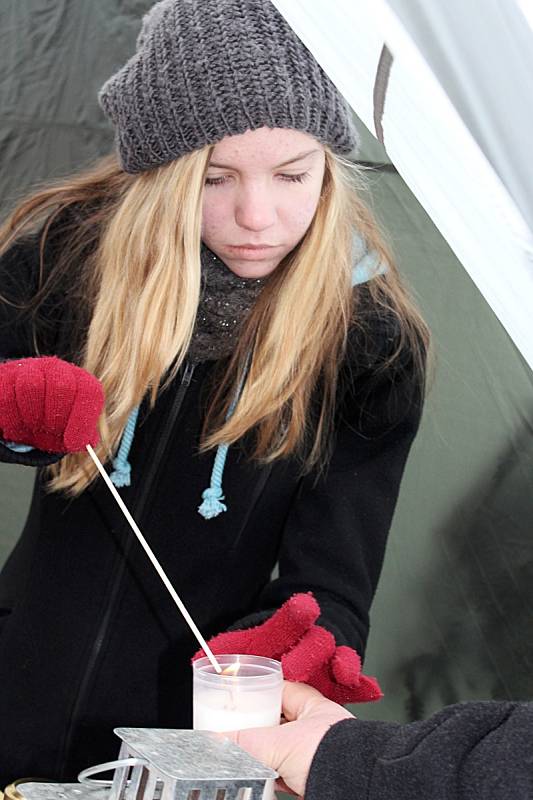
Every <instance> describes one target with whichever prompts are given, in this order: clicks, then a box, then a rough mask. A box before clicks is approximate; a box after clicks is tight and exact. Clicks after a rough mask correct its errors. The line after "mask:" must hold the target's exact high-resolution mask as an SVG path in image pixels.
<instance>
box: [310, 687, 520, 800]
mask: <svg viewBox="0 0 533 800" xmlns="http://www.w3.org/2000/svg"><path fill="white" fill-rule="evenodd" d="M532 738H533V703H507V702H471V703H461V704H459V705H454V706H449V707H447V708H445V709H443V710H442V711H439V712H438V713H436V714H434V715H433V716H432V717H430V718H429V719H427V720H424V721H421V722H413V723H411V724H409V725H400V724H398V723H390V722H374V721H372V722H370V721H362V720H357V719H353V720H343V721H342V722H339V723H337V724H336V725H334V726H333V727H332V728H331V729H330V730H329V731H328V733H327V734H326V735H325V736H324V738H323V739H322V741H321V743H320V745H319V747H318V750H317V751H316V753H315V757H314V759H313V762H312V764H311V769H310V771H309V776H308V779H307V785H306V791H305V798H306V800H345V798H346V799H347V798H350V800H351V799H352V798H359V797H361V798H362V797H364V798H366V800H427V799H428V798H431V800H480V798H483V800H526V798H528V800H529V798H531V797H533V750H532V748H531V741H532Z"/></svg>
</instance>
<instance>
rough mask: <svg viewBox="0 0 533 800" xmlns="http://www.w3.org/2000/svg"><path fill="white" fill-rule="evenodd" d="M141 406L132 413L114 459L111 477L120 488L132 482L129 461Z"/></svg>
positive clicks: (136, 407)
mask: <svg viewBox="0 0 533 800" xmlns="http://www.w3.org/2000/svg"><path fill="white" fill-rule="evenodd" d="M139 408H140V406H135V408H134V409H133V411H132V412H131V413H130V415H129V417H128V421H127V422H126V427H125V428H124V432H123V434H122V440H121V442H120V447H119V448H118V452H117V454H116V456H115V458H114V459H113V472H111V474H110V475H109V477H110V478H111V480H112V482H113V483H114V484H115V486H117V487H118V488H122V486H129V485H130V484H131V464H130V462H129V461H128V456H129V454H130V448H131V443H132V442H133V435H134V433H135V426H136V424H137V417H138V416H139Z"/></svg>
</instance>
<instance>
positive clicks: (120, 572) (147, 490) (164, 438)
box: [57, 362, 196, 774]
mask: <svg viewBox="0 0 533 800" xmlns="http://www.w3.org/2000/svg"><path fill="white" fill-rule="evenodd" d="M195 367H196V365H195V364H193V363H189V362H186V363H185V365H184V369H183V372H182V376H181V381H180V385H179V387H178V391H177V392H176V397H175V398H174V402H173V404H172V408H171V409H170V413H169V415H168V417H167V419H166V421H165V425H164V428H163V430H162V433H161V436H160V437H159V438H158V442H157V446H156V449H155V453H154V457H153V459H152V461H151V463H150V466H149V470H148V472H147V475H146V479H145V480H144V481H143V487H142V490H141V494H140V496H139V501H138V503H136V504H135V506H134V507H133V509H132V510H131V511H132V515H133V517H134V519H135V521H136V522H137V523H138V524H139V525H140V524H141V520H142V517H143V515H144V511H145V508H146V504H147V502H148V499H149V497H150V494H151V490H152V484H153V482H154V479H155V476H156V474H157V471H158V468H159V464H160V463H161V461H162V458H163V456H164V454H165V450H166V447H167V444H168V441H169V438H170V434H171V433H172V430H173V429H174V425H175V423H176V419H177V417H178V414H179V412H180V409H181V406H182V405H183V400H184V398H185V394H186V392H187V389H188V388H189V386H190V384H191V380H192V376H193V374H194V370H195ZM141 529H142V527H141ZM136 541H137V540H136V538H135V536H134V534H133V533H132V532H131V531H129V535H128V538H127V539H126V542H125V545H124V549H123V555H122V558H121V560H120V562H119V564H118V567H116V568H115V569H116V572H115V580H114V582H113V585H112V588H111V592H110V595H109V600H108V603H107V607H106V610H105V613H104V615H103V617H102V621H101V623H100V626H99V628H98V632H97V634H96V636H95V638H94V642H93V645H92V649H91V654H90V656H89V658H88V659H87V662H86V667H85V670H84V674H83V678H82V680H81V683H80V687H79V690H78V693H77V697H76V702H75V705H74V708H73V709H72V713H71V715H70V723H69V725H68V727H67V730H66V732H65V738H64V744H63V747H62V748H61V755H60V757H59V759H58V762H59V764H58V766H59V769H58V770H57V772H59V773H60V774H63V771H64V769H65V767H66V764H67V761H68V755H69V751H70V748H71V745H72V737H73V734H74V723H75V721H76V718H77V717H78V714H79V712H80V710H81V708H82V705H83V702H84V700H85V694H86V692H87V689H88V687H89V685H90V679H91V677H92V674H93V672H94V670H95V668H96V664H97V662H98V657H99V655H100V653H101V650H102V646H103V644H104V641H105V639H106V637H107V633H108V629H109V625H110V622H111V618H112V616H113V613H114V610H115V605H116V602H117V598H118V596H119V593H120V588H121V586H122V582H123V579H124V575H125V572H126V560H127V556H128V554H129V552H130V550H131V548H132V546H133V545H134V543H135V542H136Z"/></svg>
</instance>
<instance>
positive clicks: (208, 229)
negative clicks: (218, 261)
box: [202, 201, 231, 238]
mask: <svg viewBox="0 0 533 800" xmlns="http://www.w3.org/2000/svg"><path fill="white" fill-rule="evenodd" d="M230 221H231V211H230V208H229V203H228V204H224V203H220V202H218V203H211V202H206V201H204V204H203V208H202V236H203V237H206V236H209V237H211V238H213V237H216V236H217V235H218V234H220V233H223V232H224V231H225V230H227V228H228V225H229V223H230Z"/></svg>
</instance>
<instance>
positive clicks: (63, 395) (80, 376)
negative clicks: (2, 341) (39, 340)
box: [0, 356, 104, 453]
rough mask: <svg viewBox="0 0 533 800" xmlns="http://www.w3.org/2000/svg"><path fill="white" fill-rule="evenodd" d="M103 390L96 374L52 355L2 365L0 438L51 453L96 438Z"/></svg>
mask: <svg viewBox="0 0 533 800" xmlns="http://www.w3.org/2000/svg"><path fill="white" fill-rule="evenodd" d="M103 405H104V392H103V390H102V385H101V383H100V381H99V380H97V378H95V377H94V376H93V375H90V374H89V373H88V372H86V371H85V370H84V369H81V367H76V366H75V365H74V364H69V363H68V362H67V361H62V360H61V359H59V358H56V357H55V356H44V357H42V358H23V359H19V360H16V361H5V362H4V363H3V364H0V437H1V438H2V439H4V441H7V442H17V443H19V444H27V445H31V446H32V447H35V448H37V449H39V450H46V451H48V452H52V453H74V452H76V451H78V450H84V449H85V445H87V444H91V445H93V446H95V445H96V444H98V442H99V440H100V436H99V434H98V429H97V423H98V417H99V416H100V414H101V412H102V408H103Z"/></svg>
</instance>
